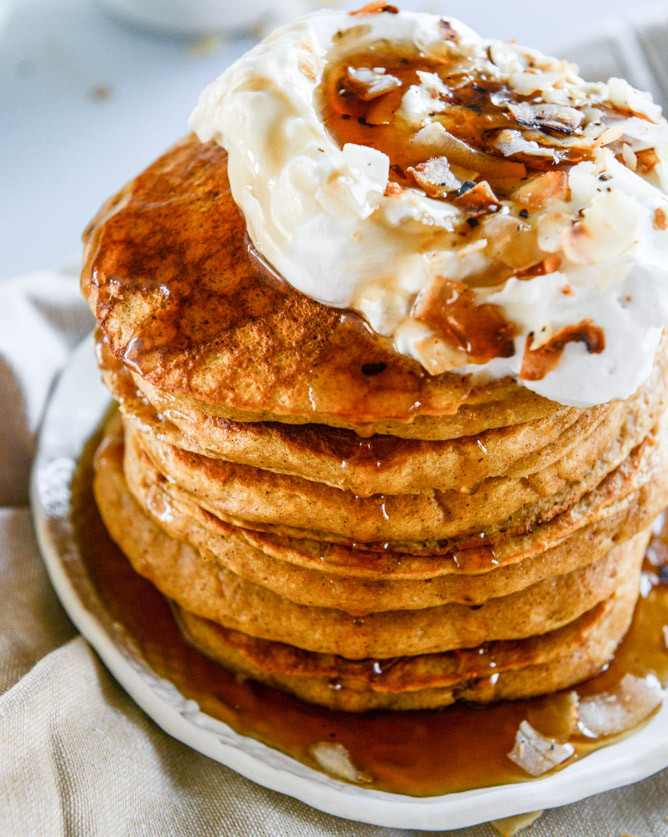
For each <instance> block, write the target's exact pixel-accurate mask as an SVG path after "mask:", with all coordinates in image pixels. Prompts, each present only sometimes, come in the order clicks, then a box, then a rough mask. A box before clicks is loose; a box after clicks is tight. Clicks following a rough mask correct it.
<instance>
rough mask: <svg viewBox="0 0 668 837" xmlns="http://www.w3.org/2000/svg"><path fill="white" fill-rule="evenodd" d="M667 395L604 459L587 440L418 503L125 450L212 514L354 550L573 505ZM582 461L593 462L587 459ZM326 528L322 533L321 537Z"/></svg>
mask: <svg viewBox="0 0 668 837" xmlns="http://www.w3.org/2000/svg"><path fill="white" fill-rule="evenodd" d="M664 396H665V388H664V386H663V385H661V386H654V387H651V388H650V389H649V390H643V391H641V392H639V393H638V395H637V396H636V397H634V399H631V402H630V404H629V412H628V414H627V415H626V417H625V421H624V424H623V425H622V427H621V429H620V432H619V433H618V434H617V436H616V437H614V438H613V440H612V443H611V444H610V446H609V447H607V449H604V450H603V452H601V451H600V447H604V448H605V444H604V442H603V443H602V444H601V445H599V444H598V437H597V434H594V438H593V439H592V444H591V447H592V448H593V450H590V451H587V447H586V445H585V444H584V443H583V445H582V452H583V457H582V458H581V459H579V458H578V461H576V462H575V464H574V463H573V462H572V461H566V462H563V463H562V462H558V463H556V464H555V465H554V466H552V467H551V468H549V469H546V470H545V471H543V472H541V473H539V474H537V475H532V477H529V478H521V479H514V478H506V477H495V478H490V479H489V480H486V481H484V482H483V483H482V484H481V485H480V486H478V487H477V489H476V490H475V491H474V492H472V493H471V492H462V491H447V492H441V491H430V492H424V493H422V494H419V495H374V496H372V497H368V498H360V497H358V496H356V495H354V494H352V492H348V491H341V490H339V489H335V488H331V487H330V486H327V485H324V484H322V483H314V482H312V481H306V480H302V479H300V478H298V477H291V476H287V475H283V474H276V473H273V472H269V471H264V470H262V469H259V468H253V467H251V466H245V465H237V464H235V463H228V462H225V461H223V460H214V459H210V458H209V457H205V456H202V455H199V454H196V453H192V452H190V451H186V450H183V449H181V448H177V447H175V446H173V445H169V444H165V443H163V442H161V441H159V440H158V439H156V438H155V437H154V436H152V435H150V433H145V432H139V431H136V430H135V429H134V428H131V429H130V431H129V441H128V444H129V447H133V446H136V447H138V448H139V449H140V450H143V451H145V452H146V453H147V454H148V456H149V457H150V458H151V460H152V461H153V463H154V465H155V466H156V468H157V469H158V470H159V471H160V472H161V473H162V474H163V475H164V476H165V477H166V478H167V479H168V480H170V481H171V482H173V483H175V484H176V485H177V486H179V487H181V488H184V489H185V490H186V491H188V492H189V493H191V494H193V495H195V496H197V497H198V498H200V502H201V504H202V505H203V506H204V507H205V508H207V509H208V510H209V511H211V512H212V513H213V514H217V515H221V516H223V517H226V518H231V519H235V520H237V519H238V520H245V521H248V523H249V524H251V525H253V524H261V525H262V524H274V525H280V526H281V527H283V530H284V531H286V532H288V531H290V532H293V531H294V532H298V533H302V536H308V534H307V533H313V534H314V535H315V537H317V538H318V539H321V540H332V539H343V540H348V541H355V542H393V541H419V540H443V539H446V538H452V537H456V536H462V535H475V534H478V533H479V532H481V531H486V532H488V531H496V530H504V529H518V528H521V527H524V528H527V527H531V526H533V525H535V524H536V523H539V522H543V521H546V520H549V519H550V518H551V517H554V516H555V515H557V514H559V513H560V512H561V511H563V510H565V509H567V508H568V507H569V506H571V505H573V504H574V503H576V502H577V501H578V500H579V499H580V498H581V497H582V496H584V495H585V494H586V493H587V492H588V491H591V490H592V489H593V488H595V487H596V486H597V485H598V484H599V483H600V482H601V481H602V480H603V479H604V478H605V477H606V476H607V475H608V474H609V473H611V472H612V471H613V470H614V469H616V468H617V467H618V466H619V465H620V464H621V463H622V462H623V461H624V460H625V459H626V458H627V457H628V455H629V454H630V452H631V451H632V450H633V449H634V448H635V447H637V446H638V444H640V443H642V441H643V440H644V439H645V437H647V438H654V436H655V434H656V432H657V422H658V419H659V417H660V416H661V413H662V412H663V409H664V403H663V402H664ZM587 453H589V454H593V458H591V456H588V455H587ZM325 527H326V528H325Z"/></svg>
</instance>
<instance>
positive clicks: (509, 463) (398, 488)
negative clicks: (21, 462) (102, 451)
mask: <svg viewBox="0 0 668 837" xmlns="http://www.w3.org/2000/svg"><path fill="white" fill-rule="evenodd" d="M98 354H99V356H100V358H101V370H102V375H103V379H104V382H105V384H106V385H107V386H108V387H109V389H110V390H111V392H112V393H113V395H114V398H116V400H117V401H118V402H119V404H120V406H121V409H122V411H123V413H124V415H126V416H127V417H129V418H130V419H132V420H133V421H134V423H135V424H136V426H137V427H138V428H139V429H144V430H145V431H147V432H149V433H150V434H151V435H152V436H154V437H156V438H157V439H158V440H160V441H163V442H166V443H168V444H171V445H174V446H175V447H178V448H182V449H184V450H188V451H191V452H193V453H199V454H201V455H203V456H207V457H210V458H213V459H223V460H225V461H227V462H233V463H236V464H240V465H250V466H253V467H256V468H260V469H262V470H265V471H272V472H274V473H282V474H287V475H290V476H297V477H301V478H304V479H310V480H313V481H315V482H322V483H325V484H326V485H330V486H332V487H334V488H340V489H344V490H348V491H351V492H352V493H353V494H356V495H357V496H359V497H368V496H371V495H372V494H416V493H422V492H424V491H428V490H429V489H437V490H440V491H447V490H453V489H454V490H459V491H473V490H474V489H476V488H477V487H478V486H479V485H480V484H481V483H482V482H483V480H485V479H488V478H490V477H495V476H503V477H506V478H510V477H514V478H516V479H521V478H523V477H528V476H532V475H534V474H537V473H539V472H544V471H545V469H547V468H549V467H550V466H555V465H556V464H558V466H559V470H560V472H561V473H565V472H566V468H568V476H569V478H570V479H577V474H578V470H577V469H578V466H580V467H582V465H581V463H582V462H583V461H585V460H586V459H587V457H588V456H592V457H593V456H594V455H595V453H594V450H595V449H596V448H597V449H598V450H600V451H602V450H603V449H604V448H605V447H606V446H608V445H609V444H610V443H611V442H612V440H613V439H614V438H615V437H616V436H617V435H618V434H619V432H620V429H621V426H622V424H623V422H624V418H625V416H626V415H627V414H628V412H629V410H630V404H629V403H627V402H620V401H617V402H612V403H609V404H604V405H599V406H597V407H592V408H590V409H587V410H583V411H581V412H580V413H579V415H578V414H577V411H573V413H572V414H569V415H568V416H561V417H559V419H555V418H553V417H548V418H546V419H541V420H537V421H534V422H528V423H526V424H523V425H517V426H515V427H512V428H498V429H496V430H490V431H487V432H485V433H481V434H478V435H477V436H471V437H462V438H459V439H455V440H449V441H438V442H434V441H424V440H417V439H398V438H395V437H391V436H381V435H376V436H372V437H371V438H369V439H361V438H360V437H359V436H357V435H356V434H355V433H354V432H353V431H351V430H345V429H341V428H332V427H327V426H326V425H308V424H306V425H290V424H281V423H280V422H259V423H258V422H255V423H254V422H234V421H231V420H229V419H220V418H215V417H213V416H208V415H203V414H201V413H199V414H198V413H196V412H194V411H192V410H188V409H187V408H185V407H183V406H178V407H174V405H173V402H172V399H171V398H170V397H169V396H167V395H165V393H162V392H161V391H160V390H157V389H156V388H155V387H153V386H151V385H150V384H147V382H145V381H142V379H141V378H140V377H139V376H137V375H135V376H134V377H133V376H132V375H131V374H130V373H129V371H128V370H126V369H125V368H124V367H123V366H122V364H120V363H119V362H118V361H117V360H116V359H115V358H113V357H112V356H111V354H110V352H109V351H108V348H107V346H106V344H105V343H103V342H102V341H101V340H98ZM667 354H668V351H667V350H666V349H663V351H662V354H661V356H660V362H661V364H662V367H663V366H665V361H664V357H665V356H666V355H667ZM658 375H659V370H657V372H656V373H655V375H654V376H653V377H652V379H651V380H650V381H649V382H648V384H647V385H646V387H645V388H644V390H645V391H646V392H650V393H654V392H655V390H656V388H657V387H661V388H662V389H665V382H663V383H662V382H659V381H657V380H656V378H657V377H658ZM593 449H594V450H593ZM543 482H544V480H543Z"/></svg>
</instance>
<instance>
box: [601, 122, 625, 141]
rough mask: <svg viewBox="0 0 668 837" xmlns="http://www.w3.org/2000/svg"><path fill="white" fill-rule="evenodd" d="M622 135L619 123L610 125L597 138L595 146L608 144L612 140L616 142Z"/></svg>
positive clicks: (622, 130)
mask: <svg viewBox="0 0 668 837" xmlns="http://www.w3.org/2000/svg"><path fill="white" fill-rule="evenodd" d="M623 136H624V129H623V128H622V126H621V125H611V126H610V127H609V128H606V129H605V131H603V133H602V134H601V135H600V136H599V137H598V138H597V140H596V146H602V145H610V144H611V143H613V142H617V140H618V139H620V138H621V137H623Z"/></svg>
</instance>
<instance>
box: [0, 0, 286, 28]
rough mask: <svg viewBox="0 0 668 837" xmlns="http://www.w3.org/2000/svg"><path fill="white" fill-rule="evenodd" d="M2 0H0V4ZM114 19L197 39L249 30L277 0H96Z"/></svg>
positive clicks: (278, 4) (271, 8)
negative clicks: (210, 34) (214, 34)
mask: <svg viewBox="0 0 668 837" xmlns="http://www.w3.org/2000/svg"><path fill="white" fill-rule="evenodd" d="M1 2H2V0H0V3H1ZM98 2H99V4H100V5H101V6H102V7H103V8H104V9H105V10H106V11H108V12H109V13H110V14H111V15H113V16H114V17H116V18H121V19H123V20H124V21H127V22H128V23H131V24H134V25H135V26H140V27H142V28H144V29H151V30H155V31H157V32H160V33H168V34H171V35H186V36H197V35H206V34H208V33H211V32H222V31H229V30H235V29H248V28H249V27H252V26H254V25H256V24H258V23H259V22H260V21H261V20H262V19H263V17H264V16H266V15H267V14H268V13H269V12H270V11H273V10H275V8H276V7H277V6H281V5H282V4H281V2H280V0H98Z"/></svg>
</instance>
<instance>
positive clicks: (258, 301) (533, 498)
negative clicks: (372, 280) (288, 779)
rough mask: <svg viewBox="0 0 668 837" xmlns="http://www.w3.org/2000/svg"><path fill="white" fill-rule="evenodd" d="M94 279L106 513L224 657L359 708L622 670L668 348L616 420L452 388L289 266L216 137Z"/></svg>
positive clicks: (609, 410) (144, 194)
mask: <svg viewBox="0 0 668 837" xmlns="http://www.w3.org/2000/svg"><path fill="white" fill-rule="evenodd" d="M81 282H82V289H83V292H84V294H85V296H86V298H87V300H88V302H89V304H90V306H91V309H92V310H93V313H94V314H95V317H96V320H97V324H98V330H97V335H96V342H97V350H98V363H99V366H100V370H101V373H102V376H103V380H104V382H105V384H106V385H107V386H108V387H109V389H110V391H111V392H112V394H113V395H114V397H115V398H116V400H117V401H118V402H119V404H120V408H121V411H122V413H123V417H122V419H121V417H120V416H114V417H113V418H112V420H111V421H110V423H109V425H108V427H107V428H106V431H105V437H104V439H103V442H102V444H101V446H100V448H99V450H98V453H97V455H96V459H95V477H94V491H95V497H96V502H97V504H98V506H99V508H100V511H101V514H102V518H103V520H104V522H105V524H106V526H107V528H108V530H109V532H110V534H111V536H112V538H113V539H114V540H115V541H116V543H117V544H118V545H119V546H120V548H121V549H122V550H123V552H124V553H125V554H126V556H127V557H128V559H129V561H130V563H131V564H132V566H133V567H134V569H135V570H136V571H137V572H138V573H140V574H141V575H143V576H144V577H146V578H147V579H149V580H150V581H151V582H152V583H153V584H154V585H155V587H156V588H157V589H158V590H160V591H161V592H162V593H163V594H164V595H165V596H166V597H167V598H168V599H169V600H170V601H171V602H172V603H173V606H174V609H175V612H176V613H177V614H178V618H179V619H180V622H181V624H182V627H183V629H184V631H185V632H186V634H187V636H188V637H189V639H190V641H191V642H192V643H193V644H194V645H195V646H196V647H198V648H200V649H201V650H202V651H203V652H204V653H206V654H208V655H209V656H211V657H212V658H214V659H216V660H219V661H220V662H221V663H222V664H224V665H226V666H228V667H230V668H231V669H233V670H235V671H237V672H239V673H240V674H242V675H247V676H251V677H255V678H257V679H258V680H262V681H264V682H266V683H269V684H271V685H274V686H277V687H278V688H281V689H285V690H287V691H289V692H292V693H293V694H295V695H298V696H299V697H302V698H304V699H306V700H309V701H313V702H316V703H320V704H323V705H326V706H331V707H333V708H337V709H343V710H346V711H364V710H368V709H374V708H394V709H419V708H433V707H437V706H445V705H447V704H449V703H452V702H453V701H455V700H458V699H466V700H471V701H477V702H480V703H487V702H490V701H494V700H499V699H512V698H522V697H529V696H533V695H539V694H544V693H547V692H550V691H554V690H557V689H561V688H566V687H568V686H571V685H573V684H575V683H577V682H580V681H581V680H583V679H585V678H587V677H589V676H591V675H593V674H594V673H596V672H597V671H598V670H600V668H601V667H602V666H604V665H605V664H606V663H607V661H608V660H609V659H610V656H611V655H612V654H613V653H614V650H615V648H616V647H617V645H618V643H619V641H620V640H621V638H622V636H623V634H624V632H625V631H626V629H627V627H628V624H629V622H630V619H631V615H632V612H633V607H634V603H635V601H636V599H637V596H638V590H639V574H640V565H641V562H642V558H643V554H644V551H645V546H646V544H647V540H648V537H649V531H650V527H651V524H652V521H653V519H654V517H655V515H656V514H657V513H658V512H659V511H660V510H661V509H662V508H663V507H665V505H666V504H667V503H668V479H667V478H666V473H668V417H667V416H666V392H667V381H668V340H666V338H665V337H664V340H663V342H662V345H661V348H660V350H659V353H658V354H657V357H656V359H655V364H654V368H653V371H652V373H651V376H650V377H649V379H648V380H647V382H646V383H645V384H644V385H643V386H642V387H641V388H640V389H639V390H638V391H637V392H636V393H635V394H634V395H632V396H631V397H630V398H628V399H626V400H624V401H611V402H608V403H605V404H601V405H598V406H594V407H590V408H575V407H568V406H564V405H562V404H558V403H556V402H552V401H549V400H547V399H546V398H542V397H540V396H538V395H535V394H534V393H532V392H530V391H529V390H528V389H527V388H525V387H523V386H519V385H518V384H517V383H516V382H515V381H514V380H512V379H510V378H503V379H500V380H483V379H482V378H481V376H471V375H464V374H455V373H451V372H446V373H443V374H439V375H430V374H428V373H427V372H426V371H425V370H424V369H423V368H422V366H420V365H419V364H418V363H417V362H416V361H414V360H412V359H411V358H409V357H408V356H404V355H402V354H399V353H398V352H396V351H395V350H394V349H393V348H392V344H391V342H390V340H389V339H388V338H386V337H383V336H380V335H379V334H377V333H375V332H373V331H372V330H371V329H370V328H369V327H368V326H367V325H366V324H365V322H364V320H363V319H362V318H361V317H360V316H359V315H357V314H355V313H351V312H350V311H344V310H339V309H336V308H333V307H329V306H327V305H323V304H320V303H318V302H316V301H314V300H313V299H311V298H309V297H307V296H305V295H304V294H301V293H299V292H298V291H296V290H295V289H294V288H293V287H291V286H290V285H288V284H287V283H286V282H284V281H283V280H282V279H281V278H280V277H279V276H278V275H276V274H275V273H274V272H273V271H272V269H271V268H270V267H269V266H268V265H267V264H266V263H265V262H264V261H263V259H262V258H261V257H260V256H259V255H258V254H257V253H256V252H255V250H254V248H253V247H252V246H251V245H250V244H249V241H248V238H247V236H246V228H245V222H244V218H243V216H242V214H241V212H240V211H239V209H238V207H237V206H236V204H235V203H234V200H233V199H232V196H231V193H230V186H229V181H228V178H227V155H226V153H225V152H224V151H223V150H222V149H221V148H220V147H219V146H218V145H216V144H214V143H200V142H199V141H198V140H197V139H196V138H195V137H193V136H191V137H188V138H186V139H184V140H182V141H181V142H179V143H177V144H176V145H175V146H174V147H173V148H171V149H169V150H168V151H167V152H166V153H165V154H164V155H163V156H162V157H160V158H159V159H158V160H157V161H156V162H155V163H153V164H152V165H151V166H149V167H148V168H147V169H146V170H145V171H144V172H143V173H142V174H140V175H139V176H138V177H137V178H135V179H134V180H133V181H132V182H130V183H129V184H128V185H127V186H126V187H125V188H124V189H122V190H121V191H120V192H119V193H118V194H117V195H116V196H115V197H113V198H111V199H110V200H109V201H107V203H106V204H105V205H104V206H103V207H102V209H101V210H100V212H99V213H98V215H97V216H96V218H95V219H94V220H93V221H92V222H91V224H90V225H89V227H88V229H87V230H86V233H85V264H84V268H83V271H82V277H81ZM578 339H579V338H578ZM546 351H547V350H546Z"/></svg>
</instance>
